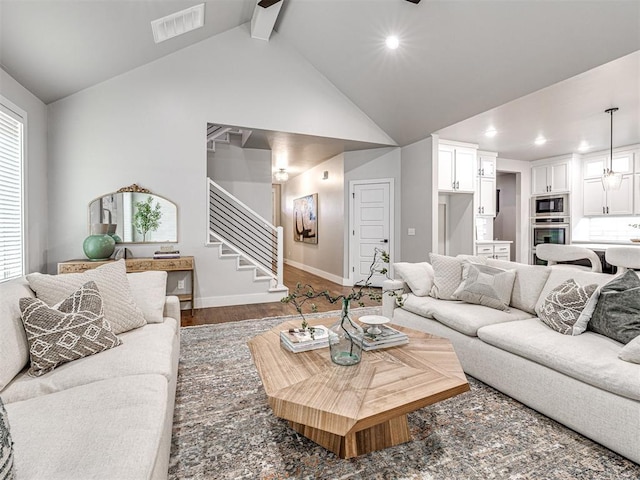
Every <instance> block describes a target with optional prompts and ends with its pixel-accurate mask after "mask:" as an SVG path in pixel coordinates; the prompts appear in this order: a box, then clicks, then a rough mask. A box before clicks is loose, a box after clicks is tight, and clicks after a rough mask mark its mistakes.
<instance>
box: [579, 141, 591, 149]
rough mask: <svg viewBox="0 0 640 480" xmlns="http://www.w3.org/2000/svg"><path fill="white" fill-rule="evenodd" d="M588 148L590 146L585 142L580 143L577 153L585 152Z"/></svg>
mask: <svg viewBox="0 0 640 480" xmlns="http://www.w3.org/2000/svg"><path fill="white" fill-rule="evenodd" d="M589 148H591V145H589V143H587V142H585V141H582V142H580V145H578V151H580V152H586V151H587V150H589Z"/></svg>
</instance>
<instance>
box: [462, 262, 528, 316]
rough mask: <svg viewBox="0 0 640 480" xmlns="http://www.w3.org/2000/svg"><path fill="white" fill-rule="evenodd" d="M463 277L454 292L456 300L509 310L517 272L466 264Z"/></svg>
mask: <svg viewBox="0 0 640 480" xmlns="http://www.w3.org/2000/svg"><path fill="white" fill-rule="evenodd" d="M462 276H463V277H464V281H463V282H462V283H461V284H460V286H459V287H458V288H457V289H456V291H455V292H454V294H453V297H454V298H456V299H458V300H463V301H465V302H467V303H475V304H478V305H484V306H485V307H490V308H495V309H496V310H509V300H511V291H512V290H513V282H514V281H515V279H516V272H515V270H503V269H501V268H496V267H490V266H488V265H479V264H473V263H465V264H463V274H462Z"/></svg>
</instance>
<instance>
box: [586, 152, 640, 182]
mask: <svg viewBox="0 0 640 480" xmlns="http://www.w3.org/2000/svg"><path fill="white" fill-rule="evenodd" d="M633 157H634V155H633V152H619V153H614V154H613V164H612V170H613V171H614V172H616V173H622V174H625V173H633ZM608 167H609V154H601V155H595V156H589V157H588V158H585V160H584V161H583V163H582V169H583V177H584V178H600V177H601V176H602V174H603V173H604V171H605V169H607V168H608Z"/></svg>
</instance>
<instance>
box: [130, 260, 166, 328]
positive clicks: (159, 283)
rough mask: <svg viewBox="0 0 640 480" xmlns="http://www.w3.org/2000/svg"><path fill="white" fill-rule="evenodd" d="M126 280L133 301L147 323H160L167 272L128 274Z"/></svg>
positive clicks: (162, 317)
mask: <svg viewBox="0 0 640 480" xmlns="http://www.w3.org/2000/svg"><path fill="white" fill-rule="evenodd" d="M127 278H128V279H129V285H130V286H131V295H132V296H133V300H134V301H135V302H136V304H137V305H138V306H139V307H140V310H142V313H143V314H144V319H145V320H146V321H147V323H162V322H163V321H164V316H163V312H164V302H165V298H166V296H167V272H156V271H153V272H138V273H128V274H127Z"/></svg>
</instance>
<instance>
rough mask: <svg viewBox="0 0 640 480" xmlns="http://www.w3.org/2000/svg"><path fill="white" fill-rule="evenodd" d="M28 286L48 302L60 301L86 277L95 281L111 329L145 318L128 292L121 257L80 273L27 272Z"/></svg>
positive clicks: (123, 329)
mask: <svg viewBox="0 0 640 480" xmlns="http://www.w3.org/2000/svg"><path fill="white" fill-rule="evenodd" d="M27 280H28V281H29V285H30V286H31V289H32V290H33V291H34V292H36V296H37V297H38V298H39V299H40V300H42V301H43V302H44V303H46V304H47V305H49V306H53V305H55V304H56V303H58V302H61V301H62V300H64V299H65V298H67V297H68V296H69V295H71V294H72V293H73V292H75V291H76V290H78V289H79V288H80V287H81V286H82V285H84V284H85V283H87V282H88V281H90V280H93V281H94V282H96V285H97V286H98V289H99V290H100V294H101V295H102V299H103V301H104V317H105V319H106V320H107V321H108V322H109V323H110V324H111V328H112V331H113V333H115V334H118V333H123V332H126V331H129V330H133V329H134V328H138V327H142V326H143V325H145V324H146V323H147V322H146V321H145V319H144V314H143V313H142V310H140V307H138V305H136V303H135V302H134V301H133V297H132V296H131V287H130V286H129V280H128V279H127V267H126V265H125V262H124V260H118V261H117V262H110V263H106V264H104V265H101V266H99V267H98V268H96V269H95V270H87V271H86V272H83V273H65V274H62V275H45V274H43V273H31V274H29V275H27Z"/></svg>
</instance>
